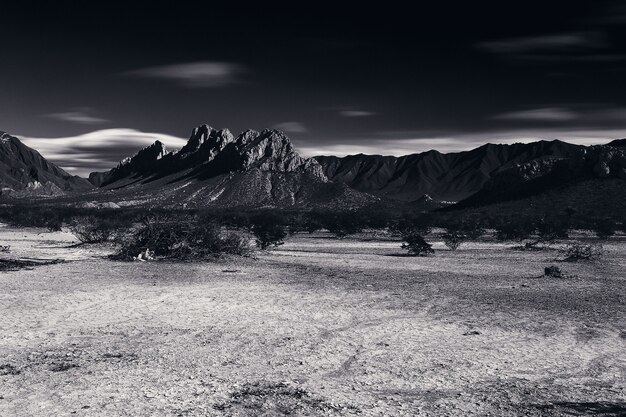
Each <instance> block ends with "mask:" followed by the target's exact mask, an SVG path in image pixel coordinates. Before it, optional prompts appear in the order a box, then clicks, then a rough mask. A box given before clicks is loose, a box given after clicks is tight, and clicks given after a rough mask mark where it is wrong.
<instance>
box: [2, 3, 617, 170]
mask: <svg viewBox="0 0 626 417" xmlns="http://www.w3.org/2000/svg"><path fill="white" fill-rule="evenodd" d="M222 3H224V4H226V3H233V2H222ZM415 3H418V2H415ZM420 3H421V2H420ZM429 3H430V2H429ZM432 3H436V4H437V5H428V6H412V7H411V8H409V7H408V6H400V5H399V4H401V3H397V4H394V3H392V2H379V3H377V4H375V5H371V6H364V5H363V4H365V2H363V4H361V5H359V4H358V3H355V4H354V5H351V6H350V5H348V3H345V2H338V1H335V2H333V3H324V2H291V3H290V5H280V6H279V5H275V6H268V5H266V4H263V5H262V6H246V5H244V4H243V3H241V4H237V5H236V6H232V7H227V6H224V5H221V6H218V5H216V4H215V2H199V1H197V2H191V1H189V2H183V1H151V2H130V1H127V2H115V1H107V2H97V1H95V0H94V1H89V2H87V1H82V2H78V1H77V2H68V1H55V2H28V1H22V2H14V4H13V5H7V4H3V5H2V8H1V11H0V13H1V16H2V20H1V22H2V27H1V29H0V51H1V53H2V54H1V60H2V61H1V64H0V130H3V131H7V132H9V133H12V134H14V135H17V136H19V137H22V138H24V140H25V141H26V143H27V144H29V145H31V146H33V147H35V148H37V149H39V150H40V151H41V152H42V153H43V154H44V155H45V156H48V157H50V158H51V159H52V160H53V161H56V162H59V163H60V164H61V165H62V166H64V167H66V168H69V169H70V170H72V171H73V172H76V173H81V174H84V173H85V172H88V171H89V170H92V169H103V168H109V167H111V166H112V165H114V164H115V162H116V161H117V160H119V159H121V158H122V157H124V156H126V155H127V154H129V153H133V152H135V151H136V150H137V149H138V148H141V147H143V146H145V145H146V144H148V143H150V142H152V141H153V140H154V139H156V138H160V139H162V140H164V141H165V142H166V143H167V144H168V145H171V146H174V147H175V146H177V145H180V143H181V142H182V141H181V140H180V139H177V138H186V137H187V136H188V135H189V133H190V131H191V129H192V128H193V127H194V126H196V125H198V124H202V123H207V124H210V125H211V126H214V127H217V128H222V127H227V128H229V129H230V130H231V131H232V132H233V133H235V134H237V133H239V132H240V131H242V130H244V129H247V128H252V129H256V130H260V129H263V128H266V127H277V128H280V129H282V130H284V131H285V132H286V133H287V134H288V135H289V136H290V137H291V138H292V139H293V142H294V144H295V145H296V147H297V148H298V149H299V150H300V151H301V152H302V153H303V154H305V155H313V154H320V153H323V154H331V153H334V154H346V153H358V152H364V153H382V154H404V153H412V152H419V151H424V150H428V149H431V148H434V149H439V150H441V151H451V150H461V149H467V148H471V147H474V146H477V145H480V144H482V143H485V142H488V141H490V142H501V143H507V142H512V141H529V140H533V139H537V138H548V139H551V138H561V139H565V140H570V141H579V142H581V143H600V142H602V141H604V140H606V139H610V138H616V137H622V136H626V82H625V77H626V4H625V3H624V2H620V1H608V0H607V1H584V2H575V1H567V2H561V1H548V0H543V1H541V2H535V1H513V2H504V1H500V2H493V3H492V2H487V1H480V2H468V1H463V2H451V1H439V2H432ZM340 4H341V5H340ZM85 134H86V135H85ZM51 138H56V139H54V140H52V139H51Z"/></svg>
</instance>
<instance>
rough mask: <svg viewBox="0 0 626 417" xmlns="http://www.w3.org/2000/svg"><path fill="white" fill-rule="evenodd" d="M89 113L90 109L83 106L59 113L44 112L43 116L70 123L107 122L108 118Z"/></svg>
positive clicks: (89, 123) (91, 123) (94, 123)
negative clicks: (82, 107)
mask: <svg viewBox="0 0 626 417" xmlns="http://www.w3.org/2000/svg"><path fill="white" fill-rule="evenodd" d="M89 113H91V110H90V109H86V108H85V109H75V110H73V111H68V112H61V113H49V114H44V115H43V116H44V117H47V118H50V119H55V120H59V121H62V122H70V123H76V124H83V125H96V124H103V123H108V122H109V120H107V119H103V118H101V117H96V116H93V115H91V114H89Z"/></svg>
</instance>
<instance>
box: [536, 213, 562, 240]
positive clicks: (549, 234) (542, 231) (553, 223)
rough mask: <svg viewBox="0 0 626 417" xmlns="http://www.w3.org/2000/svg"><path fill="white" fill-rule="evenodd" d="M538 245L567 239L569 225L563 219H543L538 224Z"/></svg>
mask: <svg viewBox="0 0 626 417" xmlns="http://www.w3.org/2000/svg"><path fill="white" fill-rule="evenodd" d="M536 228H537V237H538V239H537V243H553V242H554V241H556V240H558V239H567V238H568V230H569V224H568V222H567V221H565V220H563V219H557V218H549V217H547V218H543V219H541V220H539V222H537V227H536Z"/></svg>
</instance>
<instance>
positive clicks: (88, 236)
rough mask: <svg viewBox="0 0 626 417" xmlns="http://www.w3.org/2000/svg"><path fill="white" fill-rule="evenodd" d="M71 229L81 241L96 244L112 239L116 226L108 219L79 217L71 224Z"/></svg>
mask: <svg viewBox="0 0 626 417" xmlns="http://www.w3.org/2000/svg"><path fill="white" fill-rule="evenodd" d="M70 231H71V232H72V234H73V235H74V236H76V238H77V239H78V240H79V241H80V242H81V243H85V244H94V243H103V242H108V241H110V240H112V239H113V237H114V234H115V231H116V226H115V224H114V223H113V222H111V221H109V220H106V219H97V218H95V217H79V218H76V219H74V220H73V221H72V223H71V224H70Z"/></svg>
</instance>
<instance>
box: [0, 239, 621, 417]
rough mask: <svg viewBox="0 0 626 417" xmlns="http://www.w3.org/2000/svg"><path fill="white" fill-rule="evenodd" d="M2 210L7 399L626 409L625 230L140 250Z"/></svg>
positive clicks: (141, 405) (29, 403) (2, 372)
mask: <svg viewBox="0 0 626 417" xmlns="http://www.w3.org/2000/svg"><path fill="white" fill-rule="evenodd" d="M40 232H42V231H40V230H34V229H9V228H6V227H3V228H0V244H1V245H6V244H9V245H11V246H12V253H11V255H12V256H20V257H34V258H46V259H56V258H62V259H66V260H68V262H67V263H62V264H55V265H46V266H38V267H35V268H33V269H31V270H20V271H11V272H0V288H1V291H0V415H2V416H70V415H72V416H73V415H82V416H222V415H226V416H273V415H309V416H318V415H339V416H351V415H361V416H384V415H387V416H474V415H475V416H488V415H491V416H562V415H603V416H618V415H626V314H625V311H626V306H625V303H626V285H624V284H625V283H626V250H625V249H626V241H624V242H619V241H617V242H613V243H609V244H605V251H606V254H605V257H604V259H603V261H601V262H599V263H561V264H559V266H561V267H562V269H563V270H564V271H565V272H566V273H567V274H570V277H568V278H562V279H556V278H546V277H542V276H541V275H542V273H543V268H544V267H545V266H548V265H550V264H553V263H555V262H554V258H555V257H556V256H557V255H558V254H557V253H556V252H554V251H542V252H521V251H514V250H511V249H509V246H510V245H504V244H500V243H489V242H485V243H480V244H471V245H465V246H462V247H461V249H459V250H458V251H456V252H451V251H448V250H445V248H444V247H443V246H442V245H441V244H440V243H438V244H436V245H435V248H436V249H439V250H438V251H437V253H436V254H435V255H434V256H432V257H428V258H411V257H403V256H394V255H397V254H400V253H402V251H401V250H400V249H399V243H398V242H392V241H391V242H390V241H386V242H383V241H360V240H358V239H346V240H342V241H339V240H335V239H329V238H327V237H325V236H308V235H303V236H298V237H294V238H292V239H291V240H289V241H288V242H287V243H286V244H285V245H284V246H282V247H280V248H278V249H276V250H274V251H271V252H269V253H267V254H263V255H260V256H259V257H258V259H256V260H255V259H230V260H226V261H221V262H214V263H171V262H147V263H139V262H135V263H124V262H114V261H110V260H108V259H106V258H105V256H106V254H107V253H108V252H109V251H110V248H106V247H69V245H70V244H71V243H72V237H71V235H68V234H63V233H47V232H46V233H40Z"/></svg>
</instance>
